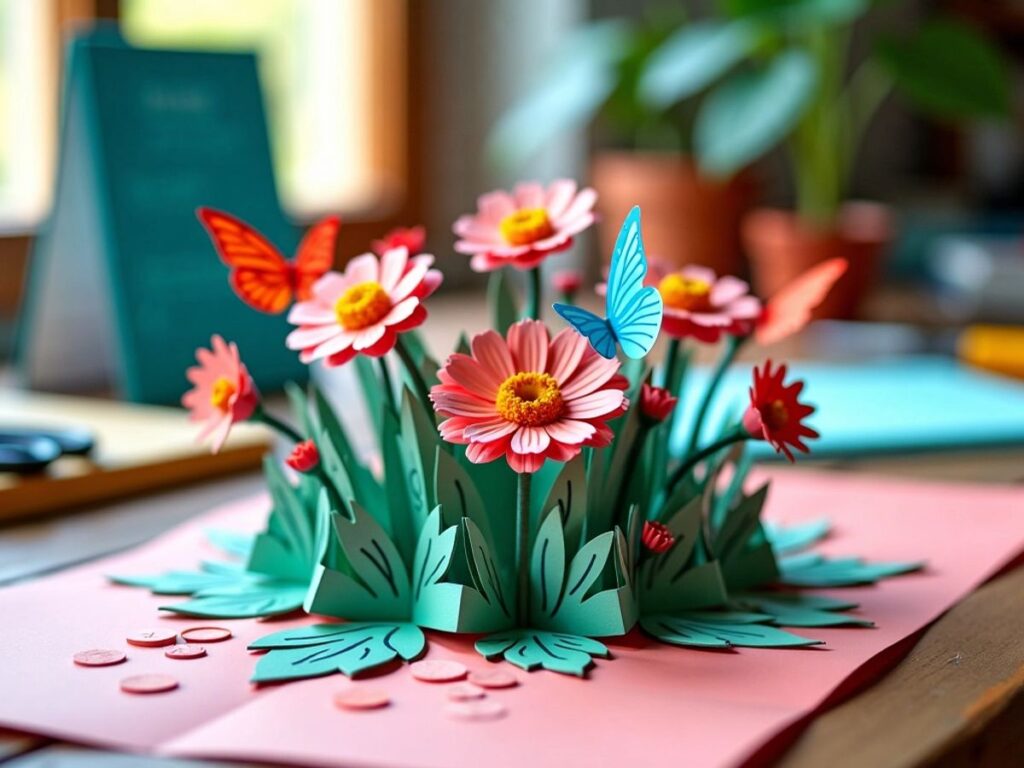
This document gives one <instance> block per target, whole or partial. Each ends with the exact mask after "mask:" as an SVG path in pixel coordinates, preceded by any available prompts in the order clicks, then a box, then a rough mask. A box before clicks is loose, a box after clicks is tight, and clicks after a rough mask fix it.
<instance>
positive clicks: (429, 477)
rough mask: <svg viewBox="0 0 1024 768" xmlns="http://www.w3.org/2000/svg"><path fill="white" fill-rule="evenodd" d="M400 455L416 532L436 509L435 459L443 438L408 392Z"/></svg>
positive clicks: (403, 414)
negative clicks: (434, 491)
mask: <svg viewBox="0 0 1024 768" xmlns="http://www.w3.org/2000/svg"><path fill="white" fill-rule="evenodd" d="M401 435H402V439H401V441H400V442H399V455H400V456H401V458H402V464H403V466H404V467H405V481H406V491H407V493H408V494H409V506H410V509H411V510H412V514H413V520H414V521H415V522H416V523H417V525H416V527H417V529H418V528H420V527H422V524H423V521H424V520H426V517H427V514H428V513H429V512H430V510H432V509H433V508H434V507H436V506H437V500H436V499H434V498H433V487H434V483H433V478H434V459H435V455H436V451H437V447H438V445H440V442H441V438H440V437H439V436H438V434H437V430H436V429H435V428H434V425H433V423H432V422H431V421H430V418H428V416H427V414H425V413H424V412H423V405H422V404H421V403H420V402H419V401H418V399H417V398H415V397H413V395H412V393H411V392H410V391H409V389H404V390H403V391H402V418H401Z"/></svg>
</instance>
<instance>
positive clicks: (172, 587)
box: [107, 571, 240, 595]
mask: <svg viewBox="0 0 1024 768" xmlns="http://www.w3.org/2000/svg"><path fill="white" fill-rule="evenodd" d="M107 578H108V579H109V580H110V581H112V582H113V583H114V584H122V585H124V586H127V587H142V588H144V589H148V590H149V591H150V592H152V593H153V594H154V595H191V594H193V593H194V592H199V591H200V590H203V589H212V588H216V587H224V586H229V585H232V584H237V583H238V581H239V578H240V576H239V574H237V573H210V572H207V571H168V572H167V573H162V574H157V575H154V576H108V577H107Z"/></svg>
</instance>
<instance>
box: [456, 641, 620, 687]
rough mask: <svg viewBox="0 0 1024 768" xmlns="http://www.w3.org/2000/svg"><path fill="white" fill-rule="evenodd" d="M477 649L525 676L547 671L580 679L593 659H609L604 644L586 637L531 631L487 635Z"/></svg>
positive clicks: (487, 657)
mask: <svg viewBox="0 0 1024 768" xmlns="http://www.w3.org/2000/svg"><path fill="white" fill-rule="evenodd" d="M476 649H477V651H478V652H479V653H480V655H482V656H483V657H484V658H486V659H490V660H492V661H493V660H495V659H502V658H503V659H505V661H507V662H509V663H510V664H515V665H516V666H517V667H520V668H521V669H525V670H526V671H527V672H530V671H532V670H535V669H547V670H549V671H551V672H561V673H562V674H566V675H576V676H577V677H583V675H584V674H585V673H586V671H587V669H588V668H589V667H590V666H591V665H592V664H593V663H594V660H593V657H595V656H601V657H607V656H609V655H610V654H609V652H608V648H607V647H606V646H605V645H604V644H603V643H599V642H598V641H597V640H592V639H591V638H589V637H580V636H578V635H570V634H565V633H562V632H544V631H540V630H532V629H517V630H512V631H509V632H502V633H501V634H497V635H490V636H489V637H485V638H484V639H482V640H478V641H477V642H476Z"/></svg>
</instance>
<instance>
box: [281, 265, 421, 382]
mask: <svg viewBox="0 0 1024 768" xmlns="http://www.w3.org/2000/svg"><path fill="white" fill-rule="evenodd" d="M433 263H434V257H433V256H431V255H430V254H426V253H424V254H421V255H419V256H414V257H413V258H411V259H410V258H409V252H408V251H407V250H406V249H405V248H404V247H400V248H392V249H391V250H389V251H385V253H384V255H383V256H381V258H380V260H379V261H378V259H377V257H376V256H374V255H373V254H372V253H364V254H363V255H362V256H357V257H356V258H354V259H352V261H350V262H349V263H348V264H347V265H346V266H345V271H344V272H342V273H340V274H339V273H337V272H328V273H327V274H326V275H324V276H323V277H321V278H320V279H319V280H318V281H317V282H316V283H315V284H314V285H313V298H312V299H310V300H309V301H303V302H300V303H298V304H296V305H295V306H294V307H292V309H291V312H289V313H288V322H290V323H293V324H294V325H298V326H299V327H298V328H297V329H296V330H294V331H292V332H291V333H290V334H288V338H287V339H286V340H285V344H287V345H288V348H289V349H299V350H302V352H301V355H300V359H301V360H302V362H304V363H312V362H313V361H314V360H320V359H324V360H325V361H326V365H327V366H328V367H331V366H337V365H343V364H344V363H347V362H348V361H349V360H351V359H352V358H353V357H355V356H356V355H357V354H360V353H362V354H364V355H370V356H371V357H380V356H381V355H384V354H386V353H388V352H389V351H391V349H392V348H393V347H394V346H395V342H396V340H397V339H398V334H399V333H402V332H404V331H409V330H412V329H413V328H416V327H417V326H419V325H422V324H423V321H424V320H426V319H427V310H426V309H425V308H424V307H423V303H422V302H423V299H425V298H426V297H427V296H429V295H430V294H432V293H433V292H434V291H435V290H437V287H438V286H439V285H440V284H441V273H440V272H438V271H437V270H436V269H431V268H430V267H431V265H432V264H433Z"/></svg>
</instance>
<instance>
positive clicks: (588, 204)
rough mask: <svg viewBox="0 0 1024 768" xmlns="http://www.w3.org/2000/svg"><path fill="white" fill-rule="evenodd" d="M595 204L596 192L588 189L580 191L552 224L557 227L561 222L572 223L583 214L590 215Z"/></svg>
mask: <svg viewBox="0 0 1024 768" xmlns="http://www.w3.org/2000/svg"><path fill="white" fill-rule="evenodd" d="M596 202H597V192H595V191H594V190H593V189H591V188H590V187H587V188H586V189H583V190H580V193H579V194H578V195H576V198H575V199H574V200H573V201H572V202H571V203H569V206H568V207H567V208H566V209H565V210H564V211H563V212H562V215H561V216H559V217H558V218H557V219H556V220H555V221H554V222H553V223H554V224H555V226H556V227H558V226H560V225H561V223H562V222H563V221H572V220H573V219H576V218H579V217H580V216H582V215H583V214H585V213H590V211H591V210H592V209H593V207H594V203H596Z"/></svg>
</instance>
